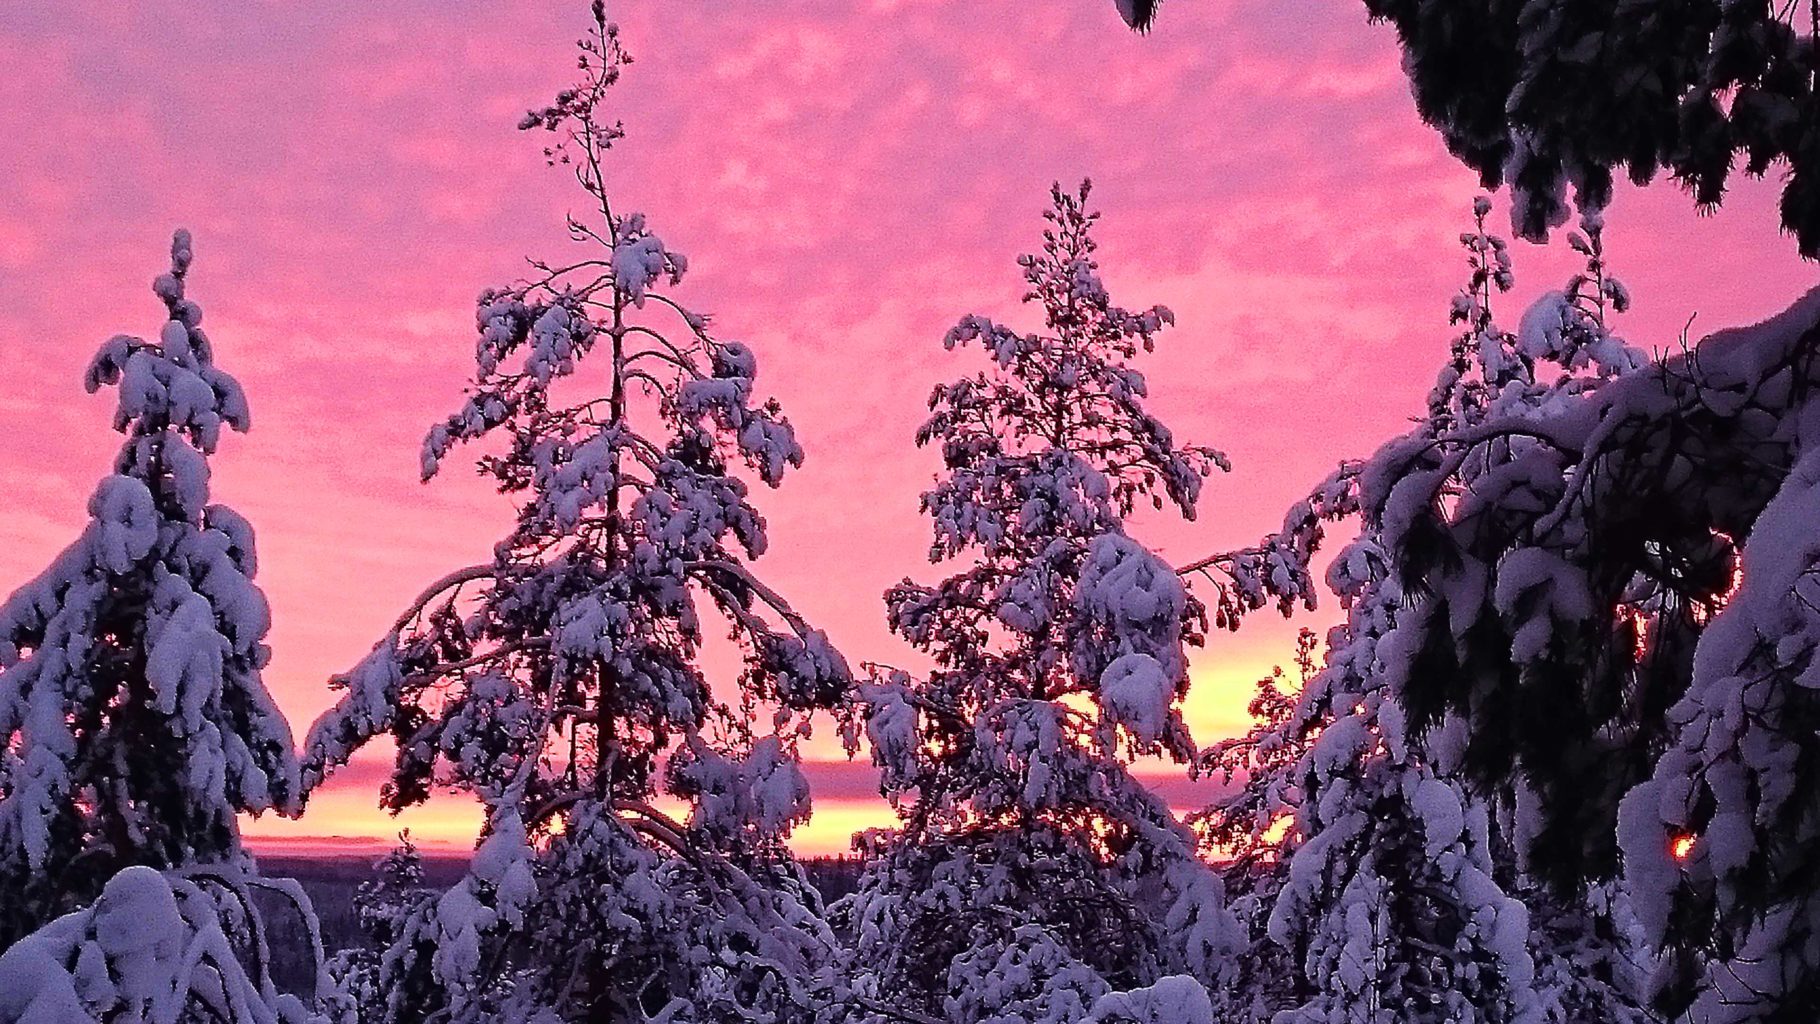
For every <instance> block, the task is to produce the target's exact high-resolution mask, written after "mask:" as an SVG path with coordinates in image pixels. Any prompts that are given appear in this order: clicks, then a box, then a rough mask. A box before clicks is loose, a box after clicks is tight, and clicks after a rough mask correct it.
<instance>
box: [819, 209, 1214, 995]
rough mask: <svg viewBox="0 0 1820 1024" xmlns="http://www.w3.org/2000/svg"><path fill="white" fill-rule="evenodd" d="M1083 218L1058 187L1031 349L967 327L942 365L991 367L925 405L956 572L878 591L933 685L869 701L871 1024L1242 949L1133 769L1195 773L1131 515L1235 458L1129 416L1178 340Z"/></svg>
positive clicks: (876, 694) (1190, 610)
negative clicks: (1109, 262)
mask: <svg viewBox="0 0 1820 1024" xmlns="http://www.w3.org/2000/svg"><path fill="white" fill-rule="evenodd" d="M1087 198H1088V187H1087V186H1086V185H1083V186H1082V187H1081V189H1080V191H1079V192H1078V193H1072V192H1066V191H1063V190H1062V189H1061V188H1060V187H1059V186H1057V187H1056V188H1055V189H1054V190H1053V200H1054V206H1053V209H1051V210H1050V211H1049V212H1048V213H1046V214H1045V216H1046V217H1047V218H1048V221H1049V227H1048V229H1047V230H1046V231H1045V232H1044V244H1043V249H1042V252H1041V253H1040V254H1039V255H1035V256H1026V257H1024V258H1023V259H1022V260H1021V263H1022V265H1023V267H1024V277H1025V280H1026V281H1027V282H1028V283H1029V285H1030V291H1029V293H1028V294H1027V296H1026V299H1027V301H1032V302H1036V303H1039V304H1040V305H1041V307H1042V309H1043V314H1044V328H1045V329H1044V330H1043V331H1040V332H1037V333H1031V334H1023V333H1019V332H1017V331H1014V330H1012V329H1010V328H1008V327H1004V326H1001V325H999V324H996V323H992V322H990V321H988V320H986V319H984V318H983V317H978V316H969V317H966V318H964V319H963V320H961V322H960V323H959V325H958V326H956V327H955V328H954V329H953V330H951V331H950V332H949V333H948V336H947V338H946V339H945V344H946V345H947V346H948V347H949V348H955V347H960V346H963V345H967V344H971V343H978V344H979V345H980V346H981V347H982V348H984V349H985V350H986V354H987V355H988V356H989V357H990V359H991V360H992V368H991V370H990V372H982V373H979V374H976V375H974V376H971V377H965V378H962V379H960V380H957V381H955V382H953V383H951V384H945V385H941V386H938V387H937V388H936V389H935V391H934V393H933V395H932V397H931V399H930V408H931V410H932V414H931V416H930V417H929V419H928V421H927V422H926V423H925V424H924V425H923V427H922V428H921V430H920V431H919V432H918V434H917V441H918V443H919V444H936V445H939V446H940V448H941V452H942V458H943V462H944V464H945V466H946V469H945V472H944V473H943V474H942V476H941V477H940V478H939V479H938V482H937V483H936V485H935V486H934V487H933V488H932V489H931V490H929V491H928V492H926V493H925V494H924V495H923V501H922V505H923V509H924V511H925V512H926V513H927V514H928V515H929V517H930V518H931V519H932V520H933V522H934V527H935V541H934V545H933V547H932V549H931V552H930V557H931V560H932V561H937V562H940V561H945V560H950V559H958V558H962V557H965V556H969V555H970V556H971V561H970V562H969V563H968V564H966V565H965V566H964V567H963V568H962V570H961V571H960V572H958V573H956V574H955V575H953V576H951V577H949V578H948V579H946V580H944V581H942V582H941V583H938V584H936V585H935V586H932V587H931V586H923V585H920V584H917V583H913V582H910V581H909V580H905V581H904V582H903V583H901V584H899V585H898V586H896V587H893V588H892V589H891V590H890V591H889V592H888V593H887V595H886V604H887V607H888V612H889V619H890V624H891V627H892V628H893V630H895V631H896V632H898V633H899V634H901V635H902V636H904V637H905V638H906V639H908V640H909V641H910V642H911V643H912V644H913V645H914V646H916V647H917V648H918V649H919V650H921V651H924V652H926V653H927V654H928V655H930V656H931V658H932V659H933V661H934V663H935V667H934V668H933V670H932V671H931V672H930V674H929V675H928V676H927V678H923V679H913V678H911V677H910V676H909V675H907V674H905V673H901V672H895V673H889V674H887V675H885V676H884V677H883V678H882V679H881V680H880V681H878V682H876V683H874V684H873V685H871V686H869V687H868V688H867V689H866V691H865V693H866V697H867V703H868V711H867V713H866V714H867V720H866V729H867V732H868V735H869V739H870V741H871V745H872V749H873V752H874V757H875V759H876V760H877V761H878V763H880V764H881V765H882V766H883V768H884V785H885V788H886V789H887V791H888V793H889V794H890V795H891V796H892V797H893V799H894V800H895V801H896V802H897V803H898V804H899V811H900V816H901V819H902V827H901V829H900V830H898V831H894V832H890V833H881V834H874V835H872V836H871V837H870V839H869V841H868V844H867V846H866V852H867V853H869V854H870V856H871V858H872V859H871V863H870V864H869V866H868V868H867V871H866V874H865V876H864V878H863V880H862V882H861V887H860V890H859V892H858V893H857V894H855V896H853V897H852V898H851V899H850V901H849V902H848V903H847V904H845V905H844V907H843V909H844V911H845V913H846V914H847V917H848V920H849V923H850V925H851V927H852V929H853V931H854V934H855V935H856V937H857V940H856V945H855V948H854V950H853V956H852V967H853V972H854V975H855V977H854V978H853V980H852V983H853V987H854V989H855V993H856V994H855V996H854V998H853V1000H852V1002H853V1004H854V1005H855V1006H856V1007H858V1008H860V1010H861V1012H860V1013H859V1014H858V1016H859V1017H860V1018H861V1019H865V1020H876V1021H887V1020H891V1019H894V1015H898V1016H901V1015H903V1014H909V1015H912V1016H913V1017H914V1018H915V1019H919V1020H939V1021H951V1022H955V1024H978V1022H983V1021H1011V1020H1032V1021H1036V1020H1041V1021H1073V1020H1079V1019H1082V1018H1083V1017H1084V1016H1085V1015H1086V1013H1087V1011H1089V1010H1090V1009H1091V1008H1092V1007H1093V1006H1094V1004H1095V1002H1096V1001H1097V1000H1098V999H1099V998H1100V997H1101V996H1103V995H1105V994H1107V993H1108V992H1109V991H1111V990H1125V989H1131V988H1135V987H1138V986H1144V985H1149V984H1150V983H1152V982H1154V981H1156V980H1157V979H1158V978H1160V977H1163V976H1170V975H1177V974H1185V975H1193V976H1195V977H1198V978H1200V979H1203V980H1205V981H1208V982H1213V981H1215V980H1216V979H1219V978H1221V977H1222V976H1223V974H1224V969H1225V966H1226V959H1227V955H1228V953H1229V952H1230V950H1231V948H1232V946H1233V945H1234V943H1235V941H1236V938H1237V936H1236V925H1235V923H1234V922H1233V920H1232V918H1231V916H1230V915H1229V914H1228V913H1227V912H1226V910H1225V908H1224V907H1223V906H1222V893H1221V890H1220V884H1219V879H1218V876H1217V875H1216V874H1215V873H1214V872H1213V871H1212V870H1211V869H1210V868H1209V867H1208V866H1207V865H1206V864H1205V863H1203V862H1202V861H1200V860H1199V859H1198V858H1197V857H1196V856H1195V848H1194V841H1193V836H1192V835H1191V834H1190V833H1189V832H1188V830H1187V829H1185V828H1184V827H1183V826H1181V825H1180V824H1179V823H1178V822H1176V820H1175V819H1174V818H1173V817H1172V815H1171V814H1170V811H1169V808H1168V807H1167V806H1166V805H1165V804H1164V803H1163V802H1162V801H1161V800H1160V799H1158V798H1157V797H1156V796H1155V795H1154V794H1152V793H1150V792H1149V791H1148V790H1147V789H1146V788H1145V787H1144V786H1143V785H1142V784H1141V783H1139V782H1138V781H1137V780H1136V779H1135V778H1134V777H1133V775H1132V774H1131V772H1130V770H1129V768H1130V762H1131V760H1132V759H1133V758H1135V757H1137V756H1140V755H1155V754H1161V755H1167V756H1169V757H1171V758H1173V759H1175V760H1177V761H1180V762H1187V761H1189V760H1191V759H1192V758H1193V756H1194V754H1195V747H1194V744H1193V742H1192V741H1191V739H1190V737H1189V734H1188V729H1187V727H1186V726H1185V724H1184V723H1183V721H1182V716H1181V710H1180V700H1181V698H1182V696H1183V694H1184V692H1185V691H1186V689H1187V685H1188V674H1187V661H1186V656H1185V647H1186V645H1188V644H1192V643H1198V642H1199V641H1200V640H1201V637H1202V631H1203V629H1204V628H1205V627H1204V615H1203V611H1202V609H1201V607H1200V605H1199V604H1198V603H1196V602H1195V601H1194V599H1193V598H1192V597H1191V596H1190V595H1189V594H1188V593H1187V592H1186V590H1185V589H1184V588H1183V586H1182V584H1181V582H1180V580H1179V579H1178V578H1177V577H1176V574H1175V571H1174V570H1173V569H1171V568H1170V567H1169V566H1168V565H1167V564H1166V563H1164V562H1163V561H1162V560H1161V559H1159V558H1158V557H1157V556H1156V555H1154V554H1153V553H1151V552H1150V551H1149V550H1147V549H1146V548H1144V546H1143V545H1142V544H1140V543H1139V542H1138V541H1136V540H1135V539H1133V538H1132V537H1130V536H1129V535H1128V534H1127V533H1126V530H1125V517H1126V516H1127V515H1128V514H1129V513H1130V512H1131V510H1132V508H1133V507H1134V506H1135V505H1136V504H1137V503H1138V502H1139V501H1143V500H1150V501H1152V502H1154V503H1155V504H1156V505H1157V506H1158V507H1161V506H1162V505H1163V504H1164V503H1165V502H1167V503H1168V504H1170V505H1172V506H1174V507H1175V508H1177V509H1178V510H1180V512H1181V513H1182V514H1184V515H1189V516H1192V515H1193V514H1194V510H1195V504H1196V499H1197V497H1198V495H1199V492H1200V487H1201V481H1202V478H1203V477H1204V476H1205V475H1206V474H1207V473H1208V472H1209V471H1210V470H1211V468H1212V467H1213V466H1214V465H1216V464H1223V461H1224V460H1223V457H1222V456H1220V455H1219V454H1218V453H1216V452H1214V451H1212V450H1211V449H1207V448H1200V447H1192V446H1186V445H1180V444H1178V443H1177V442H1176V441H1175V439H1174V438H1173V436H1172V435H1171V434H1170V433H1169V431H1168V429H1167V428H1165V427H1164V426H1163V425H1162V424H1161V423H1160V422H1158V421H1157V420H1156V418H1155V417H1153V416H1151V415H1150V414H1149V413H1148V412H1146V411H1145V410H1144V408H1143V402H1144V398H1145V395H1146V393H1147V392H1146V385H1145V381H1144V378H1143V376H1142V375H1141V374H1140V373H1138V371H1136V370H1135V369H1132V368H1131V366H1130V365H1129V363H1130V361H1131V360H1132V359H1133V357H1134V356H1136V355H1137V353H1138V352H1139V351H1140V350H1147V349H1149V348H1151V347H1152V345H1153V343H1154V336H1155V335H1156V333H1157V332H1158V331H1160V330H1161V329H1162V327H1163V326H1164V325H1165V324H1167V323H1169V322H1171V319H1172V318H1171V316H1170V314H1169V312H1168V310H1166V309H1163V308H1162V307H1155V308H1152V309H1149V310H1145V311H1142V312H1135V313H1134V312H1129V311H1127V310H1124V309H1121V308H1120V307H1118V306H1115V305H1113V304H1112V302H1111V299H1110V298H1109V296H1108V295H1107V292H1106V288H1105V286H1104V285H1103V284H1102V283H1101V281H1100V279H1099V276H1098V273H1097V265H1096V263H1095V260H1094V256H1093V253H1094V242H1093V239H1092V237H1091V228H1092V225H1093V223H1094V221H1095V220H1096V218H1097V216H1098V215H1097V214H1095V213H1091V212H1089V211H1088V209H1087V206H1086V203H1087Z"/></svg>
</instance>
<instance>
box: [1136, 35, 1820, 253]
mask: <svg viewBox="0 0 1820 1024" xmlns="http://www.w3.org/2000/svg"><path fill="white" fill-rule="evenodd" d="M1115 3H1116V5H1117V7H1118V11H1119V14H1120V16H1122V17H1123V18H1124V19H1125V22H1126V24H1128V25H1131V26H1132V27H1133V28H1137V29H1139V30H1148V29H1149V27H1150V25H1151V23H1152V21H1153V20H1154V19H1155V17H1156V14H1157V7H1158V6H1159V0H1115ZM1364 3H1365V10H1366V12H1367V13H1368V14H1369V15H1370V16H1371V18H1372V19H1373V20H1375V21H1384V22H1388V23H1390V24H1391V25H1392V26H1394V27H1395V29H1396V33H1397V39H1398V42H1399V43H1400V44H1401V46H1402V49H1403V69H1404V72H1405V73H1406V74H1407V75H1408V76H1409V82H1410V87H1411V90H1412V91H1413V93H1414V94H1415V101H1416V110H1417V111H1418V112H1419V113H1420V114H1421V116H1422V118H1423V119H1424V120H1425V121H1427V122H1428V123H1429V124H1431V125H1433V126H1434V127H1435V128H1436V129H1437V130H1438V131H1439V132H1440V133H1441V137H1442V139H1443V140H1444V141H1445V142H1446V144H1447V148H1448V150H1449V151H1450V152H1452V153H1453V154H1454V155H1455V156H1456V157H1458V158H1459V159H1460V160H1461V162H1463V163H1465V164H1466V165H1467V166H1468V167H1470V168H1472V169H1473V170H1474V171H1476V172H1478V174H1479V177H1480V179H1481V180H1482V181H1483V183H1484V185H1485V187H1487V188H1493V187H1496V186H1498V185H1499V184H1501V183H1505V182H1508V183H1509V184H1510V186H1511V198H1512V200H1513V202H1512V207H1511V221H1512V225H1513V227H1514V228H1515V230H1516V232H1517V234H1519V235H1521V236H1522V237H1524V238H1528V239H1531V240H1535V241H1541V240H1543V239H1545V238H1547V236H1548V234H1549V232H1551V231H1552V230H1554V229H1555V228H1558V227H1560V226H1562V225H1563V224H1565V223H1566V222H1567V220H1568V215H1569V207H1568V200H1569V193H1570V191H1571V193H1572V198H1573V202H1574V203H1575V204H1576V205H1577V206H1578V207H1579V209H1580V211H1581V212H1582V213H1585V212H1589V211H1594V210H1600V209H1603V208H1604V207H1605V205H1606V204H1607V203H1609V202H1610V201H1611V198H1612V186H1613V182H1614V178H1615V174H1616V173H1617V172H1623V173H1624V174H1626V175H1627V176H1628V177H1629V178H1630V179H1631V180H1632V181H1634V182H1636V183H1638V184H1644V183H1647V182H1649V181H1650V180H1652V179H1653V178H1655V177H1656V175H1657V174H1659V173H1662V172H1664V171H1666V172H1668V173H1669V174H1670V175H1672V176H1673V177H1674V178H1675V179H1676V180H1677V181H1678V182H1680V183H1681V185H1682V186H1683V187H1685V188H1686V189H1687V191H1688V192H1689V193H1690V194H1691V195H1692V197H1693V199H1694V201H1695V202H1696V203H1698V204H1699V205H1700V206H1701V207H1703V208H1711V207H1715V206H1718V205H1719V204H1720V203H1721V202H1722V201H1723V200H1724V197H1725V193H1726V186H1727V184H1728V182H1729V181H1730V179H1731V175H1732V172H1733V170H1734V169H1735V168H1736V167H1737V165H1738V163H1739V162H1740V158H1742V163H1743V167H1744V170H1745V172H1746V173H1748V174H1750V175H1751V176H1753V177H1763V176H1765V175H1767V174H1768V173H1769V172H1770V171H1771V170H1772V169H1773V168H1781V169H1783V170H1784V171H1785V175H1784V184H1783V190H1782V225H1783V228H1784V229H1785V230H1787V231H1789V232H1790V233H1792V234H1793V235H1794V236H1795V239H1796V244H1797V246H1798V247H1799V249H1800V251H1801V253H1802V255H1804V256H1807V257H1809V258H1813V257H1816V256H1820V133H1817V132H1816V129H1815V125H1817V124H1820V79H1817V78H1816V75H1815V69H1816V67H1820V5H1816V4H1812V3H1805V4H1804V3H1798V2H1789V0H1780V2H1777V0H1364Z"/></svg>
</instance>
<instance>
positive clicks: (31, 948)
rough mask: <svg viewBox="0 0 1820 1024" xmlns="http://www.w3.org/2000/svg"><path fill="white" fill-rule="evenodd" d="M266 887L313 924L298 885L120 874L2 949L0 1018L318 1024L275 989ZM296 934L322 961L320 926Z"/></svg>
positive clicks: (28, 1023)
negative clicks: (257, 895) (87, 901)
mask: <svg viewBox="0 0 1820 1024" xmlns="http://www.w3.org/2000/svg"><path fill="white" fill-rule="evenodd" d="M257 886H264V887H269V888H276V889H277V890H279V891H280V892H282V893H283V894H284V895H285V896H286V897H287V898H290V899H293V900H296V901H297V902H298V906H299V907H300V908H301V909H303V910H304V911H305V915H304V916H305V919H306V921H311V922H313V920H314V919H313V918H312V917H311V916H310V915H309V913H308V903H307V901H304V900H303V898H302V893H301V890H299V889H298V888H297V887H296V886H295V884H294V883H270V882H265V881H263V880H260V879H257V878H252V877H246V876H233V875H229V874H226V873H220V872H203V873H201V874H198V875H196V876H195V877H190V876H187V875H186V874H185V873H182V872H168V873H164V874H160V873H159V872H157V871H154V870H152V869H151V868H148V867H129V868H126V869H124V870H122V871H121V872H120V873H119V874H116V875H115V876H114V877H113V878H111V879H109V880H108V882H107V885H106V886H105V887H104V888H103V889H102V891H101V895H100V897H99V898H98V899H97V900H96V901H95V903H94V905H93V906H91V907H87V908H84V909H83V910H80V911H76V912H73V913H70V914H67V915H64V916H63V917H59V918H57V919H56V920H54V921H52V922H50V923H49V924H47V925H45V926H44V927H42V928H40V929H38V930H37V931H35V932H33V933H31V934H30V935H27V936H26V937H25V938H23V939H20V940H19V941H18V942H16V943H14V944H13V945H12V946H11V947H10V948H9V949H8V950H7V951H6V952H5V954H3V955H0V1024H121V1022H129V1021H130V1022H137V1024H315V1022H316V1020H317V1019H316V1018H313V1017H312V1016H311V1015H310V1014H309V1013H308V1012H307V1011H306V1009H305V1007H304V1004H303V1003H302V1002H301V1001H300V1000H299V999H298V998H297V997H295V996H292V995H287V994H281V993H280V992H279V991H278V990H277V988H276V987H275V986H274V985H273V984H272V979H271V976H270V974H269V973H268V971H267V967H266V965H267V963H268V961H269V957H268V956H267V949H268V947H267V941H266V934H265V931H264V929H263V928H262V927H261V926H260V922H259V917H258V914H257V912H256V911H255V910H254V908H253V902H252V897H251V888H252V887H257ZM288 941H293V942H295V941H303V942H306V943H308V944H310V946H311V948H312V949H313V951H314V952H315V954H316V961H317V962H318V963H320V962H321V953H322V945H321V941H320V940H319V938H318V937H317V935H316V932H315V928H314V925H313V923H312V924H311V925H310V926H309V927H308V928H307V929H306V934H303V935H293V936H289V937H288ZM243 961H244V962H243ZM248 963H250V964H251V965H252V966H251V968H250V969H249V967H248V966H247V964H248Z"/></svg>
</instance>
